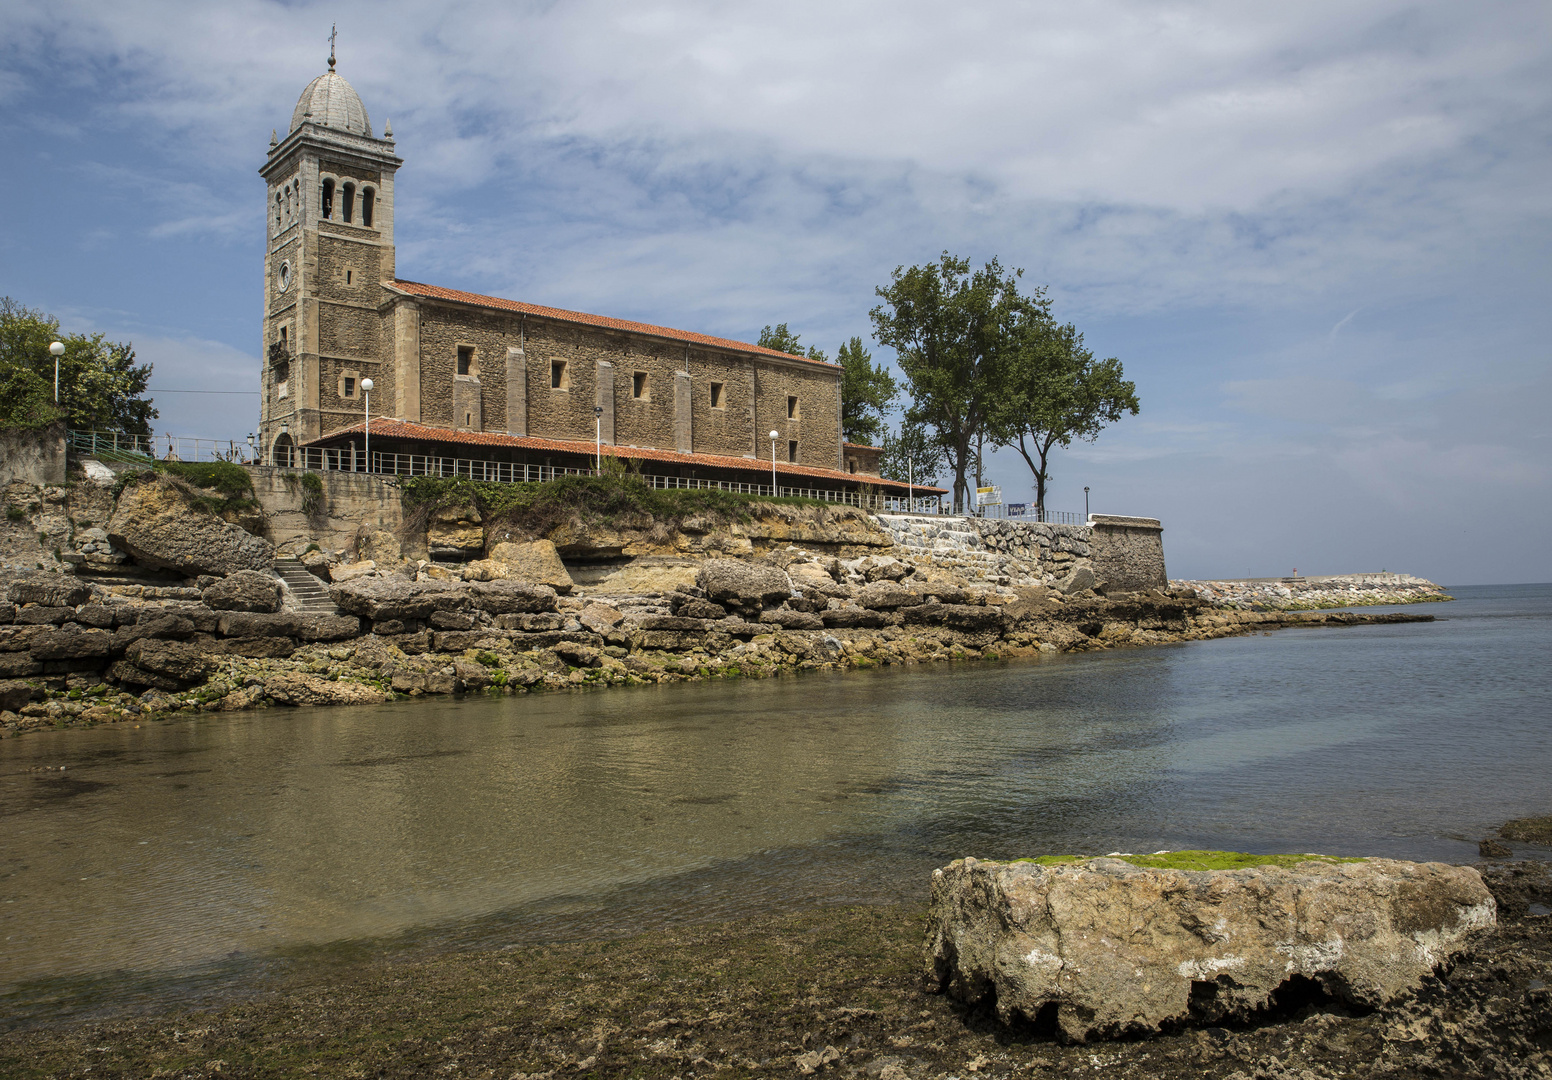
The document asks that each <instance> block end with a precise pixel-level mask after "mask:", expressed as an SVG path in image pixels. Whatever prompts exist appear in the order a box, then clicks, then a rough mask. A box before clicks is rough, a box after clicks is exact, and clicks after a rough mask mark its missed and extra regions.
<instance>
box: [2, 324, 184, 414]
mask: <svg viewBox="0 0 1552 1080" xmlns="http://www.w3.org/2000/svg"><path fill="white" fill-rule="evenodd" d="M54 341H59V342H62V343H63V344H64V346H65V354H64V355H63V356H61V357H60V358H59V411H60V412H61V413H63V415H64V416H65V419H66V420H67V421H68V422H69V424H70V426H71V427H73V428H77V429H81V430H90V429H103V430H115V431H126V432H131V433H134V434H139V435H149V434H150V433H151V421H152V420H153V419H155V418H156V416H157V411H156V409H155V408H154V407H153V406H152V404H151V402H150V401H149V400H147V399H145V398H143V397H141V395H142V394H144V393H145V389H146V384H147V383H149V382H150V381H151V365H150V364H142V365H139V366H138V367H137V366H136V365H135V350H134V348H133V346H131V345H130V344H128V343H127V342H112V341H108V340H107V339H106V338H105V337H104V336H103V335H102V334H92V335H89V336H88V335H86V334H61V333H60V332H59V320H58V319H56V318H54V317H53V316H52V315H46V314H44V313H43V312H41V311H34V310H32V309H30V308H27V307H23V306H22V305H21V304H19V303H17V302H16V301H14V300H12V299H11V298H10V297H9V296H6V297H0V373H14V372H19V371H26V372H30V373H31V374H32V375H33V376H35V377H36V378H37V379H39V380H41V381H42V383H43V384H44V385H45V386H46V387H47V390H48V396H47V399H46V403H47V404H48V405H50V406H51V407H52V405H53V397H54V357H53V356H52V355H50V353H49V344H50V343H51V342H54ZM4 377H5V378H7V379H19V378H20V377H19V376H16V375H14V374H6V375H5V376H4ZM25 382H26V380H21V382H20V383H17V384H16V385H18V386H19V385H21V383H25ZM7 385H8V386H9V385H11V384H10V383H7ZM27 385H33V384H31V383H27ZM0 408H4V409H5V410H6V412H7V413H8V414H14V413H15V411H16V407H15V403H14V402H13V400H12V399H11V397H10V395H9V394H7V396H6V398H5V400H4V402H3V403H0Z"/></svg>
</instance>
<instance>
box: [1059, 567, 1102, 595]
mask: <svg viewBox="0 0 1552 1080" xmlns="http://www.w3.org/2000/svg"><path fill="white" fill-rule="evenodd" d="M1094 581H1095V578H1094V571H1092V570H1090V569H1089V568H1088V567H1087V566H1075V567H1073V568H1072V572H1071V573H1070V574H1068V575H1067V576H1066V577H1064V578H1062V579H1061V580H1060V581H1058V582H1057V583H1056V587H1057V588H1058V589H1060V590H1061V591H1062V592H1064V593H1066V594H1067V595H1068V596H1071V595H1072V594H1073V593H1080V592H1083V591H1084V590H1085V589H1092V588H1093V587H1094Z"/></svg>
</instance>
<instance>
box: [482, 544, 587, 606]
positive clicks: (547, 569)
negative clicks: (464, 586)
mask: <svg viewBox="0 0 1552 1080" xmlns="http://www.w3.org/2000/svg"><path fill="white" fill-rule="evenodd" d="M463 576H464V577H465V578H467V579H468V580H470V581H500V580H503V579H506V578H510V579H512V580H514V581H527V582H531V583H533V584H535V585H548V586H549V587H550V588H552V589H554V590H555V591H556V592H558V593H560V594H561V595H565V594H566V593H569V592H571V589H572V587H573V584H574V583H573V582H572V580H571V574H570V573H568V572H567V570H566V564H565V563H563V562H561V561H560V554H559V553H558V552H557V551H556V550H555V545H554V544H553V543H551V542H550V541H548V540H532V541H529V542H528V543H524V544H519V543H512V542H510V541H508V542H506V543H500V544H497V545H496V546H495V547H493V548H491V549H490V558H488V559H479V560H477V561H475V562H472V563H470V564H469V565H468V566H465V567H464V569H463Z"/></svg>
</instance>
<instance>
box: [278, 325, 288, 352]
mask: <svg viewBox="0 0 1552 1080" xmlns="http://www.w3.org/2000/svg"><path fill="white" fill-rule="evenodd" d="M280 351H281V352H290V349H289V348H288V346H287V342H286V328H285V327H284V326H282V327H281V328H280Z"/></svg>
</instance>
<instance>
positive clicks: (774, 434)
mask: <svg viewBox="0 0 1552 1080" xmlns="http://www.w3.org/2000/svg"><path fill="white" fill-rule="evenodd" d="M771 438H773V439H779V438H781V432H779V431H773V432H771Z"/></svg>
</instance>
